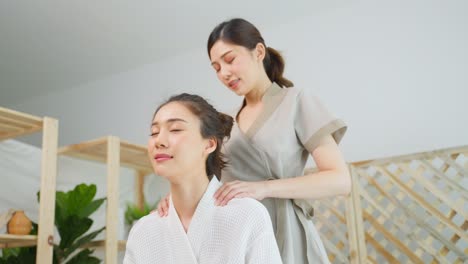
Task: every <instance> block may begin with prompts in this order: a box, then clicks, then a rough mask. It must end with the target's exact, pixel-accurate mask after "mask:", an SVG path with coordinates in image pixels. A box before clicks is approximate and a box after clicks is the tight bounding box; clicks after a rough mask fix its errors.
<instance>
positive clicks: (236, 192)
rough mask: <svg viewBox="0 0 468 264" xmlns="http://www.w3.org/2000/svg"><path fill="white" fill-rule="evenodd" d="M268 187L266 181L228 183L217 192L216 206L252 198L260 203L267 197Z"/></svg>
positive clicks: (215, 195) (215, 196)
mask: <svg viewBox="0 0 468 264" xmlns="http://www.w3.org/2000/svg"><path fill="white" fill-rule="evenodd" d="M266 193H267V185H266V182H264V181H258V182H246V181H231V182H226V183H224V184H223V186H221V187H219V189H218V190H217V191H216V192H215V194H214V198H215V199H216V205H218V206H225V205H226V204H227V203H228V202H229V201H230V200H231V199H233V198H244V197H250V198H253V199H256V200H258V201H261V200H263V199H264V198H265V197H266Z"/></svg>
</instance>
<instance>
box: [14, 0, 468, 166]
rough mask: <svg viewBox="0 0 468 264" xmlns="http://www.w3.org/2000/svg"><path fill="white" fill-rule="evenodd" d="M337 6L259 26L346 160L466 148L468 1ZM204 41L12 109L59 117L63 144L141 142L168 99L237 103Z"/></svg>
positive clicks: (225, 105) (223, 106)
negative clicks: (339, 139) (328, 123)
mask: <svg viewBox="0 0 468 264" xmlns="http://www.w3.org/2000/svg"><path fill="white" fill-rule="evenodd" d="M334 3H335V6H334V8H330V5H327V8H324V9H323V10H311V13H310V15H309V16H306V17H304V16H303V17H298V18H297V19H296V20H295V21H283V23H282V25H281V26H277V27H274V28H273V27H270V28H263V27H262V25H258V27H259V28H260V30H261V31H262V33H263V35H264V37H265V39H266V41H267V45H271V46H272V47H275V48H277V49H279V50H281V51H283V54H284V55H285V57H286V61H287V66H286V77H289V78H290V79H292V80H293V81H294V82H295V84H296V86H301V87H305V88H307V89H314V90H315V92H316V93H317V94H318V95H319V96H320V97H321V98H322V99H323V101H325V103H326V104H327V105H328V106H329V108H330V109H331V110H332V112H334V113H335V114H336V115H337V116H339V117H341V118H343V119H344V120H345V121H346V122H347V123H348V125H349V129H348V134H347V135H346V136H345V139H344V140H343V143H342V149H343V152H344V154H345V156H346V159H347V160H349V161H355V160H362V159H369V158H376V157H382V156H388V155H396V154H404V153H411V152H418V151H424V150H431V149H436V148H443V147H449V146H456V145H464V144H467V143H468V138H467V137H466V134H467V132H468V122H467V121H468V118H467V117H466V113H468V111H467V110H468V107H467V106H466V105H465V103H466V98H468V89H467V88H468V49H467V47H468V16H466V11H468V2H466V1H422V0H420V1H386V2H384V1H378V2H376V1H369V0H365V1H341V2H340V1H335V2H334ZM278 19H280V14H278ZM252 21H255V19H254V18H253V19H252ZM204 45H205V43H200V45H198V46H197V47H196V48H194V49H193V50H189V51H187V52H185V53H183V54H177V55H175V56H174V57H172V58H170V59H168V60H165V61H159V62H156V63H154V64H149V65H146V66H144V67H142V68H139V69H135V70H133V71H130V72H126V73H122V74H118V75H114V76H110V77H109V78H107V79H103V80H98V81H95V82H91V83H88V84H85V85H82V86H79V87H74V88H73V89H70V90H69V91H66V92H63V93H58V94H51V95H45V96H42V97H38V98H35V99H34V100H32V101H28V102H23V103H21V104H19V105H17V106H15V108H16V109H18V110H21V111H26V112H31V113H35V114H47V115H50V116H54V117H57V118H58V119H59V120H60V145H65V144H70V143H76V142H79V141H82V140H88V139H93V138H96V137H101V136H103V135H107V134H113V135H116V136H120V137H122V138H123V139H126V140H129V141H132V142H136V143H141V144H146V138H147V134H148V131H149V130H148V125H149V121H150V118H151V115H152V112H153V110H154V108H155V107H156V106H157V104H158V103H159V102H161V100H163V99H165V98H167V97H168V96H169V95H171V94H175V93H179V92H182V91H186V92H191V93H198V94H201V95H203V96H205V97H207V98H209V99H211V101H212V102H213V103H214V104H215V105H216V106H218V108H219V109H220V110H224V111H227V110H230V109H232V108H233V107H235V106H237V105H238V103H239V102H240V98H238V97H236V96H235V95H233V94H231V93H230V92H229V91H227V89H226V88H224V87H222V85H221V84H220V83H219V82H218V81H217V79H216V77H215V74H214V73H213V71H212V69H211V68H210V66H209V62H208V58H207V56H206V50H205V46H204ZM155 48H157V47H155Z"/></svg>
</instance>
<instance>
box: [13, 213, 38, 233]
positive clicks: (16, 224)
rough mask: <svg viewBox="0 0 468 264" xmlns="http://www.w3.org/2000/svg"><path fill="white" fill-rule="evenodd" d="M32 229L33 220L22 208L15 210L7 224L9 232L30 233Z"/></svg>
mask: <svg viewBox="0 0 468 264" xmlns="http://www.w3.org/2000/svg"><path fill="white" fill-rule="evenodd" d="M31 229H32V222H31V220H29V218H28V217H27V216H26V215H25V214H24V211H21V210H20V211H15V212H14V214H13V216H12V217H11V219H10V221H9V222H8V225H7V232H8V234H12V235H29V233H30V232H31Z"/></svg>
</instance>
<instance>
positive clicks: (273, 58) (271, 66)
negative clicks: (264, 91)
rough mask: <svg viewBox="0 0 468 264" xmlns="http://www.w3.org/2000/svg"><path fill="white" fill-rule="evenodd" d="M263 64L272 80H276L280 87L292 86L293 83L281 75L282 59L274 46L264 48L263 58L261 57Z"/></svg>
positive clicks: (282, 68) (282, 70)
mask: <svg viewBox="0 0 468 264" xmlns="http://www.w3.org/2000/svg"><path fill="white" fill-rule="evenodd" d="M263 66H264V67H265V71H266V73H267V75H268V78H269V79H270V81H272V82H276V83H277V84H278V85H279V86H281V87H287V88H289V87H292V86H293V85H294V84H293V83H292V82H291V81H290V80H288V79H286V78H284V77H283V72H284V59H283V57H282V56H281V54H280V53H279V52H278V51H277V50H275V49H274V48H271V47H268V48H267V49H266V54H265V59H263Z"/></svg>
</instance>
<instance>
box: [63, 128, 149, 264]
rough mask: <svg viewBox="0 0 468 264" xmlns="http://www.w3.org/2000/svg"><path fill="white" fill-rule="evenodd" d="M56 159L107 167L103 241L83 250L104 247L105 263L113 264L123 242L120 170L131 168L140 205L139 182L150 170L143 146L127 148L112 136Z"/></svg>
mask: <svg viewBox="0 0 468 264" xmlns="http://www.w3.org/2000/svg"><path fill="white" fill-rule="evenodd" d="M58 153H59V154H60V155H66V156H70V157H75V158H79V159H84V160H91V161H97V162H100V163H103V164H105V165H106V166H107V179H106V181H107V201H106V203H107V206H106V236H105V240H102V241H93V242H91V243H89V244H88V245H87V247H101V246H102V247H104V248H105V262H106V263H117V257H118V254H117V253H118V251H119V250H125V244H126V241H123V240H118V239H117V233H118V229H117V227H118V221H117V220H118V210H119V177H120V167H126V168H131V169H134V170H135V171H136V176H137V183H138V184H137V194H138V196H137V201H138V204H141V205H143V201H144V196H143V182H144V177H145V175H148V174H151V173H152V172H153V168H152V166H151V163H150V160H149V158H148V154H147V148H146V146H140V145H136V144H131V143H128V142H125V141H122V140H120V138H118V137H115V136H107V137H103V138H99V139H95V140H91V141H86V142H82V143H79V144H74V145H69V146H65V147H62V148H60V149H59V151H58Z"/></svg>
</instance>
